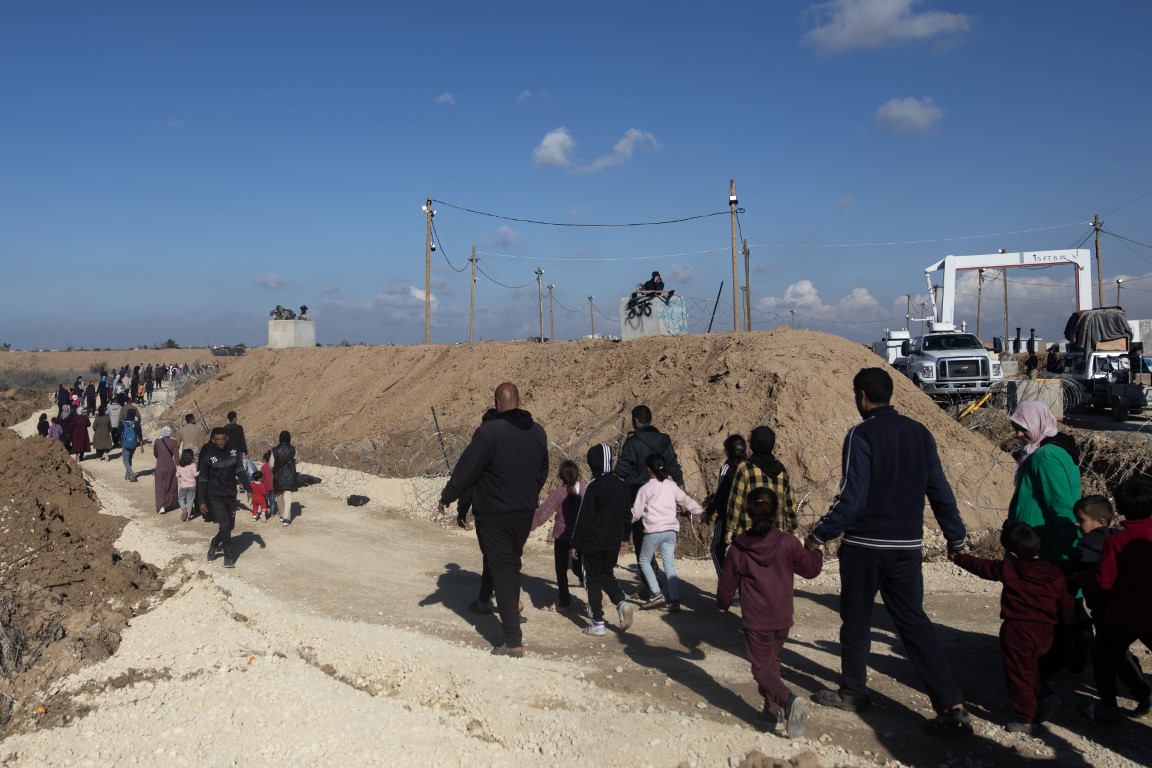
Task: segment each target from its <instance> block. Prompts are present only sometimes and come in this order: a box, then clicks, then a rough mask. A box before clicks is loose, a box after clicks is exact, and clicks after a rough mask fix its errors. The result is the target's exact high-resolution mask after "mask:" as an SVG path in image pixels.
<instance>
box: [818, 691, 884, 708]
mask: <svg viewBox="0 0 1152 768" xmlns="http://www.w3.org/2000/svg"><path fill="white" fill-rule="evenodd" d="M812 701H814V702H816V703H817V704H819V705H821V706H824V707H833V708H834V709H843V710H844V711H846V712H863V711H864V710H866V709H868V707H870V706H872V699H870V698H868V697H867V696H845V695H844V694H842V693H840V692H839V691H828V690H824V691H818V692H817V693H816V694H815V695H814V696H813V697H812Z"/></svg>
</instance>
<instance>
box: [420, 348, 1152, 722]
mask: <svg viewBox="0 0 1152 768" xmlns="http://www.w3.org/2000/svg"><path fill="white" fill-rule="evenodd" d="M892 392H893V383H892V379H891V377H890V376H889V374H888V373H887V372H886V371H884V370H882V369H880V368H865V369H862V370H861V371H860V372H859V373H858V374H857V375H856V377H855V378H854V380H853V395H854V398H855V403H856V407H857V410H858V411H859V413H860V416H861V422H860V424H858V425H856V426H855V427H853V428H852V429H851V430H849V432H848V434H847V436H846V437H845V439H844V447H843V454H842V465H841V471H842V479H841V484H840V488H839V492H838V494H837V495H836V497H835V499H834V500H833V502H832V505H831V507H830V508H829V510H828V511H827V513H826V514H824V516H823V517H821V518H820V519H819V521H818V522H817V523H816V525H815V527H814V528H813V529H812V531H811V532H810V533H809V534H808V536H807V538H805V539H804V540H803V541H802V540H801V539H800V538H798V537H797V529H798V520H797V515H796V509H795V503H794V499H793V494H792V488H791V482H790V479H789V475H788V470H787V468H786V467H784V465H783V464H782V463H781V462H780V461H779V459H778V458H777V457H776V456H775V444H776V435H775V432H774V431H773V430H772V429H771V428H770V427H768V426H767V425H759V426H756V427H754V428H753V429H751V431H750V433H749V437H748V438H747V439H746V438H745V437H744V436H743V435H739V434H733V435H729V436H728V437H727V438H726V439H725V440H724V443H723V447H724V451H725V455H726V460H725V462H724V464H723V466H722V468H721V470H720V473H719V477H718V478H717V482H716V488H715V491H714V492H713V493H712V494H711V495H710V496H709V498H707V499H705V500H704V503H703V504H700V503H698V502H697V501H695V500H694V499H692V498H691V497H689V496H688V495H687V494H685V493H684V490H683V485H684V480H683V474H682V471H681V468H680V463H679V461H678V459H677V456H676V452H675V449H674V448H673V444H672V440H671V438H670V437H669V436H668V435H667V434H665V433H663V432H661V431H660V430H658V429H657V428H656V427H655V426H653V424H652V412H651V409H649V408H648V407H647V406H645V405H638V406H636V407H635V408H634V409H633V410H632V427H633V429H632V431H631V432H630V433H629V434H628V436H627V437H626V439H625V440H624V443H623V445H622V446H621V449H620V455H619V457H618V458H617V459H616V461H615V463H613V455H612V449H611V447H610V446H609V445H608V444H606V443H601V444H598V445H594V446H592V447H591V448H590V449H589V450H588V453H587V457H586V458H587V464H588V470H589V473H590V475H591V477H590V479H589V480H587V481H584V480H583V477H582V473H581V471H580V468H579V467H578V465H576V463H575V462H573V461H570V460H566V461H563V462H561V464H560V466H559V468H558V472H557V475H556V477H557V479H558V481H559V483H558V485H557V486H556V487H555V488H554V489H553V490H551V491H550V492H549V493H548V494H547V496H546V498H545V500H544V502H543V503H542V504H538V500H539V498H540V494H541V493H542V492H543V490H544V485H545V483H546V481H547V478H548V470H549V462H548V450H547V448H548V441H547V435H546V434H545V431H544V429H543V428H542V427H541V426H540V425H539V424H537V423H536V422H535V421H534V420H533V418H532V415H531V414H530V413H529V412H528V411H526V410H524V409H522V408H521V403H520V395H519V391H518V390H517V388H516V386H515V385H514V384H512V383H511V382H504V383H503V384H501V385H500V386H499V387H497V389H496V392H495V397H494V407H493V408H491V409H489V411H488V412H487V413H486V414H484V416H483V419H482V421H481V424H480V426H479V427H478V428H477V430H476V432H475V433H474V435H473V437H472V440H471V442H470V443H469V445H468V446H467V448H466V449H465V450H464V452H463V453H462V454H461V456H460V459H459V461H458V462H457V464H456V466H455V468H454V469H453V471H452V473H451V477H450V478H449V480H448V482H447V484H446V485H445V487H444V489H443V491H442V493H441V495H440V504H439V508H440V511H441V512H443V511H445V510H447V508H448V507H449V506H450V505H451V504H453V503H455V504H457V522H458V524H459V525H460V526H461V527H467V526H468V519H467V515H468V512H469V511H471V512H472V516H473V521H474V524H475V531H476V537H477V540H478V543H479V546H480V551H481V559H482V574H481V582H480V590H479V594H478V597H477V599H476V600H475V601H473V602H472V603H470V605H469V610H471V611H472V612H474V613H478V614H493V613H498V614H499V617H500V622H501V627H502V630H503V643H502V644H500V645H497V646H495V647H494V648H493V649H492V654H493V655H496V656H505V657H512V658H520V657H523V656H524V654H525V646H524V642H523V628H522V624H523V622H524V621H525V617H524V616H523V612H524V604H523V602H522V600H521V596H520V592H521V589H520V580H521V568H522V554H523V549H524V544H525V542H526V540H527V538H528V535H529V533H530V532H531V530H532V529H534V528H536V527H539V526H540V525H543V524H544V523H546V522H549V521H551V522H552V539H553V541H554V542H555V547H554V554H555V577H556V588H557V594H556V599H555V602H554V603H552V605H550V606H549V610H550V611H553V612H565V611H569V610H571V608H572V605H573V597H572V594H571V587H570V585H569V574H570V573H571V574H573V575H574V576H575V578H576V580H577V582H578V583H579V584H580V585H581V586H582V587H583V588H584V589H585V591H586V594H587V600H586V604H585V610H586V612H587V616H588V624H587V625H586V626H585V627H584V629H583V632H584V633H585V634H588V635H592V636H604V635H606V634H608V630H607V627H606V621H605V608H606V607H608V606H609V605H611V606H613V607H614V609H615V611H614V612H615V624H616V626H617V628H618V631H620V632H624V631H628V630H630V629H631V627H632V626H633V623H634V622H635V620H636V616H637V611H638V610H653V609H659V610H662V611H666V612H669V613H673V614H674V613H678V612H680V611H681V609H682V608H681V602H680V585H679V579H678V577H677V573H676V560H675V548H676V542H677V536H678V532H679V530H680V516H681V515H683V514H690V515H700V516H702V517H703V519H704V520H705V521H706V522H711V521H713V520H715V526H714V529H713V536H712V545H711V554H712V558H713V563H714V565H715V567H716V573H717V577H718V584H717V589H716V594H715V606H716V608H717V609H719V610H720V611H727V610H729V609H730V608H731V607H732V606H735V605H739V607H740V612H741V619H742V623H743V633H744V640H745V648H746V652H747V655H748V658H749V661H750V662H751V666H752V675H753V678H754V679H755V681H756V683H757V686H758V689H759V692H760V695H761V696H762V697H763V698H764V707H763V710H762V712H761V716H760V720H759V724H760V725H761V727H764V728H766V729H768V730H772V731H775V732H779V733H780V734H781V735H784V736H787V737H789V738H793V737H797V736H799V735H802V734H803V732H804V725H805V719H806V716H807V706H806V704H807V702H806V700H805V699H804V698H802V697H799V696H797V695H796V694H795V693H794V692H793V691H792V690H790V689H789V688H788V687H787V686H786V685H785V684H784V682H783V680H782V678H781V663H780V654H781V650H782V649H783V647H784V645H785V643H786V641H787V638H788V634H789V630H790V628H791V626H792V624H793V615H794V611H793V581H794V577H795V576H797V575H798V576H801V577H804V578H814V577H816V576H817V575H818V574H819V573H820V571H821V569H822V566H823V554H822V553H823V551H824V549H825V547H826V546H827V545H829V544H831V543H832V542H834V541H836V540H839V548H838V551H837V556H838V559H839V570H840V584H841V587H840V590H841V593H840V617H841V630H840V643H841V649H840V658H841V677H840V684H839V686H838V687H837V688H835V689H828V690H822V691H818V692H817V693H816V694H815V695H813V696H812V697H811V699H812V701H814V702H815V703H817V704H820V705H823V706H828V707H833V708H837V709H841V710H846V711H850V712H857V713H859V712H863V711H865V710H866V709H868V708H869V707H870V706H871V703H872V699H871V696H870V694H869V690H868V685H867V680H868V663H869V655H870V650H871V637H872V633H873V609H874V604H875V599H876V595H877V594H879V595H880V597H881V599H882V600H883V601H884V604H885V607H886V608H887V612H888V615H889V617H890V619H891V621H892V623H893V624H894V625H895V628H896V632H897V634H898V635H899V637H900V639H901V641H902V643H903V646H904V648H905V652H906V654H907V655H908V657H909V658H910V659H911V661H912V662H913V668H914V669H915V671H916V673H917V674H918V676H919V677H920V680H921V682H922V685H923V687H924V689H925V690H926V692H927V693H928V696H929V699H930V700H931V703H932V706H933V709H934V710H935V716H934V717H931V718H928V719H926V720H925V722H924V727H925V729H926V730H927V731H928V732H930V733H932V734H934V735H937V736H942V737H946V738H965V737H968V736H970V735H971V734H972V733H973V732H974V730H973V725H972V718H971V715H970V714H969V712H968V710H967V708H966V707H965V702H964V695H963V692H962V690H961V686H960V685H959V683H958V681H957V680H956V678H955V677H954V675H953V674H952V671H951V669H950V665H949V663H948V660H947V654H946V653H945V650H944V647H943V646H942V645H941V642H940V640H939V639H938V636H937V631H936V628H935V626H934V625H933V623H932V621H931V620H930V619H929V618H928V616H927V614H926V613H925V611H924V607H923V599H924V586H923V575H922V563H923V526H924V506H925V499H927V502H928V505H929V506H930V508H931V509H932V512H933V515H934V517H935V519H936V522H937V524H938V525H939V527H940V529H941V531H942V532H943V534H944V537H945V539H946V541H947V548H948V552H949V559H950V560H952V561H953V562H954V563H955V564H956V565H958V566H960V567H961V568H964V569H966V570H969V571H972V572H973V573H975V574H977V575H979V576H981V577H982V578H986V579H992V580H996V581H1001V582H1002V583H1003V594H1002V600H1001V618H1002V619H1003V620H1004V626H1003V629H1002V630H1001V634H1000V645H1001V657H1002V664H1003V669H1004V679H1005V686H1006V689H1007V699H1008V702H1009V704H1010V705H1011V708H1012V711H1013V715H1014V717H1013V719H1012V720H1011V721H1010V722H1008V723H1007V724H1006V726H1005V727H1006V729H1007V730H1008V731H1010V732H1013V733H1025V734H1036V733H1038V732H1039V730H1040V729H1041V728H1042V723H1044V722H1046V721H1048V720H1050V719H1052V718H1053V717H1054V716H1055V715H1056V714H1057V713H1058V712H1059V711H1060V710H1061V708H1062V702H1061V699H1060V697H1059V696H1058V695H1057V684H1058V676H1059V674H1060V673H1061V672H1062V671H1063V670H1071V671H1073V672H1079V671H1082V670H1083V669H1084V668H1086V666H1087V665H1088V664H1089V663H1091V665H1092V667H1093V674H1094V676H1095V681H1096V692H1097V696H1098V700H1097V701H1095V702H1093V703H1091V704H1088V705H1086V706H1084V707H1082V708H1081V713H1082V714H1083V716H1084V717H1086V718H1088V719H1090V720H1094V721H1099V722H1117V721H1119V720H1120V719H1121V717H1122V716H1124V715H1128V716H1132V717H1143V716H1145V715H1147V714H1148V713H1149V712H1150V711H1152V687H1150V686H1149V684H1148V682H1147V681H1146V680H1145V678H1144V675H1143V672H1142V670H1141V669H1140V667H1139V664H1138V662H1137V661H1136V659H1135V657H1133V655H1132V654H1131V653H1130V651H1129V648H1130V646H1131V644H1132V643H1133V642H1135V641H1136V640H1140V641H1141V642H1143V643H1144V644H1145V645H1146V646H1147V647H1149V648H1152V618H1149V617H1150V616H1152V614H1150V613H1149V612H1148V611H1147V610H1146V606H1145V605H1143V603H1142V602H1141V600H1143V597H1142V596H1143V594H1144V590H1145V589H1146V585H1147V584H1149V583H1152V520H1150V519H1149V518H1150V517H1152V481H1150V480H1149V479H1147V478H1144V477H1142V476H1137V477H1134V478H1133V479H1129V480H1126V481H1124V482H1122V483H1120V484H1119V485H1118V486H1117V487H1116V488H1115V490H1114V492H1113V496H1114V500H1115V509H1113V506H1112V502H1110V501H1109V500H1108V499H1107V498H1105V497H1102V496H1088V497H1083V498H1082V497H1081V482H1080V470H1079V466H1078V463H1079V458H1080V457H1079V453H1078V451H1077V449H1076V446H1075V442H1074V441H1073V440H1072V439H1071V438H1070V437H1069V436H1068V435H1066V434H1064V433H1061V432H1060V431H1059V429H1058V428H1057V423H1056V420H1055V418H1054V417H1053V416H1052V413H1051V411H1050V410H1049V409H1048V407H1047V405H1045V404H1044V403H1042V402H1039V401H1028V402H1024V403H1021V404H1020V405H1019V406H1018V407H1017V408H1016V409H1015V410H1014V411H1013V413H1012V415H1011V419H1012V423H1013V426H1014V429H1015V431H1016V436H1017V438H1018V439H1019V441H1020V445H1021V447H1020V450H1019V451H1018V453H1017V460H1018V465H1017V471H1016V489H1015V493H1014V495H1013V498H1012V501H1011V503H1010V507H1009V513H1008V518H1007V520H1006V521H1005V525H1004V530H1003V531H1002V535H1001V545H1002V547H1003V549H1004V556H1003V558H1001V559H988V558H980V557H976V556H974V555H972V554H969V553H968V552H966V549H967V530H966V528H965V525H964V522H963V520H962V518H961V515H960V511H959V508H958V507H957V504H956V498H955V495H954V493H953V491H952V488H951V486H950V485H949V483H948V480H947V478H946V476H945V473H944V470H943V467H942V465H941V462H940V457H939V453H938V449H937V445H936V440H935V438H934V436H933V435H932V434H931V432H929V430H928V429H927V428H926V427H925V426H923V425H922V424H920V423H919V422H917V421H915V420H913V419H911V418H908V417H906V416H903V415H901V414H900V413H898V412H897V411H896V409H895V408H894V407H893V405H892V403H891V397H892ZM1117 513H1118V514H1119V515H1120V516H1121V517H1123V523H1122V524H1121V527H1120V528H1114V527H1113V524H1114V521H1115V520H1116V514H1117ZM629 550H631V552H632V553H634V555H635V557H636V564H637V572H638V574H639V575H640V577H641V580H640V583H639V585H638V589H637V590H636V591H635V593H634V594H629V593H627V592H625V590H624V588H623V587H622V586H621V584H620V582H619V581H618V580H617V578H616V575H615V569H616V567H617V563H618V558H619V557H620V556H621V555H622V554H623V553H625V552H627V551H629ZM657 553H659V555H660V561H661V563H662V565H663V573H662V574H661V573H660V572H659V569H658V568H657V566H656V562H655V559H656V555H657ZM493 599H495V605H493ZM1118 680H1119V681H1120V682H1122V683H1124V685H1125V688H1126V690H1127V692H1128V694H1129V695H1130V696H1131V697H1132V698H1133V699H1134V700H1135V701H1136V704H1135V706H1134V707H1132V708H1131V709H1130V710H1122V709H1120V708H1119V707H1118V705H1117V681H1118Z"/></svg>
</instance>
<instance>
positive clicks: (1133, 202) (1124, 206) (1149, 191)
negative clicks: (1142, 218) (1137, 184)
mask: <svg viewBox="0 0 1152 768" xmlns="http://www.w3.org/2000/svg"><path fill="white" fill-rule="evenodd" d="M1148 195H1152V189H1150V190H1148V191H1147V192H1145V193H1144V194H1142V195H1140V197H1138V198H1136V199H1135V200H1133V201H1131V202H1128V203H1124V205H1122V206H1120V207H1119V208H1115V209H1113V210H1111V211H1109V212H1108V213H1106V214H1104V218H1108V217H1109V216H1111V215H1112V214H1114V213H1116V211H1122V210H1124V209H1125V208H1127V207H1128V206H1130V205H1133V204H1135V203H1138V202H1140V201H1141V200H1143V199H1144V198H1146V197H1148ZM1101 231H1103V230H1101Z"/></svg>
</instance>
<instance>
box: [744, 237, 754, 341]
mask: <svg viewBox="0 0 1152 768" xmlns="http://www.w3.org/2000/svg"><path fill="white" fill-rule="evenodd" d="M751 255H752V254H751V252H750V251H749V250H748V241H747V240H745V241H744V330H746V331H748V332H749V333H751V331H752V280H751V274H752V273H751V272H749V271H748V257H749V256H751Z"/></svg>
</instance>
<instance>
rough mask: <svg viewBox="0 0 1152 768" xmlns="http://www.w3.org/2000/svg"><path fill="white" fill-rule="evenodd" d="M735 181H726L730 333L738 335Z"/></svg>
mask: <svg viewBox="0 0 1152 768" xmlns="http://www.w3.org/2000/svg"><path fill="white" fill-rule="evenodd" d="M739 202H740V201H739V200H738V199H737V198H736V180H735V179H729V180H728V208H729V209H731V211H732V332H733V333H740V288H739V285H740V278H739V277H738V276H737V274H736V205H737V204H738V203H739Z"/></svg>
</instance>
